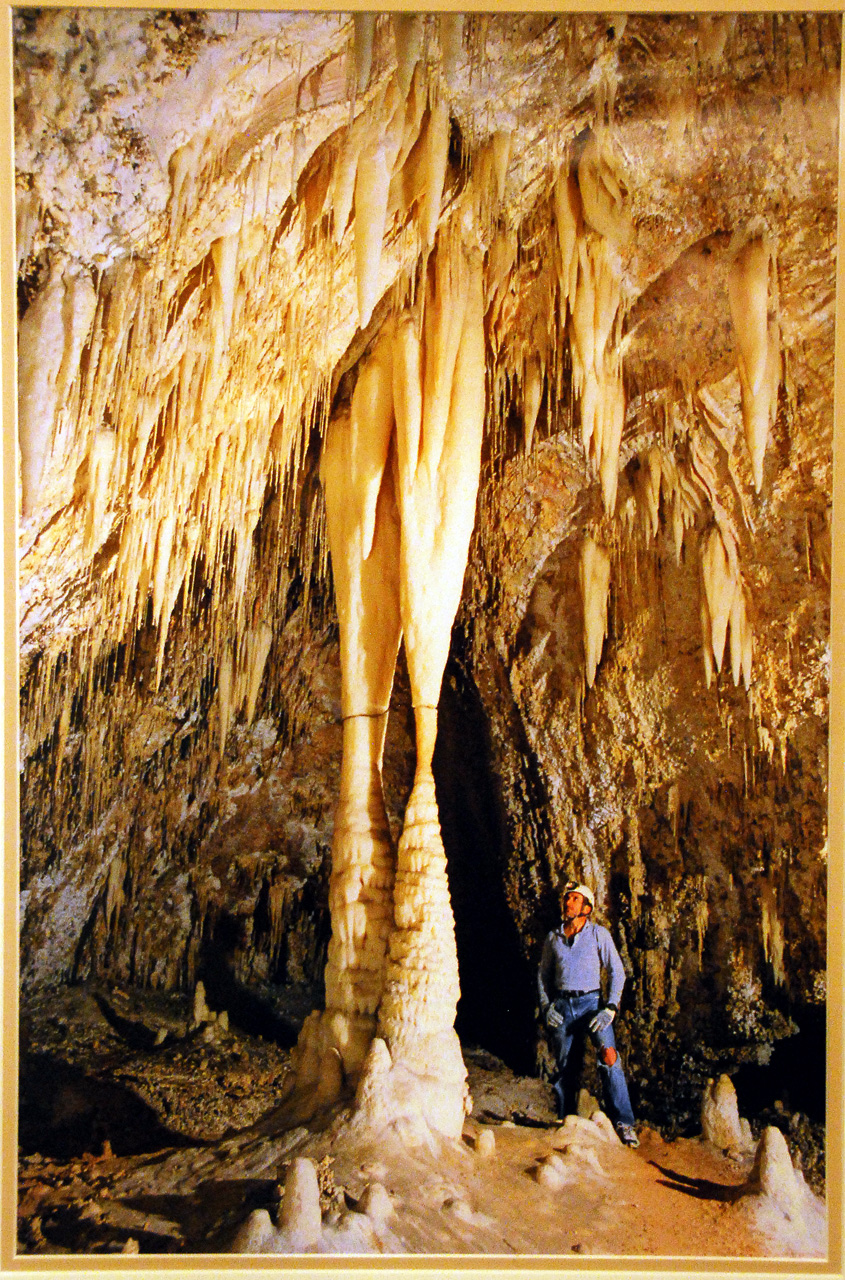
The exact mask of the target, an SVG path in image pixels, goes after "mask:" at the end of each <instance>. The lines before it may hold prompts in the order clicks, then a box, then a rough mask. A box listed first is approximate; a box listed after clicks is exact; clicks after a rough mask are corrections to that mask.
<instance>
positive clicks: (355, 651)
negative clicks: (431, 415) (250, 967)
mask: <svg viewBox="0 0 845 1280" xmlns="http://www.w3.org/2000/svg"><path fill="white" fill-rule="evenodd" d="M393 430H394V413H393V396H392V342H391V334H390V331H388V333H387V335H382V337H381V339H380V341H379V343H378V344H377V346H376V348H375V350H374V351H373V353H372V354H371V356H370V357H369V359H368V360H367V361H366V362H365V364H364V366H363V368H362V369H361V371H360V373H359V375H358V382H357V384H356V387H355V391H354V393H353V396H352V403H351V406H350V407H349V408H348V409H345V410H340V411H339V412H338V413H337V414H336V416H335V417H334V418H333V420H332V422H331V424H330V426H329V431H328V435H327V438H326V444H325V448H324V451H323V460H322V467H321V475H322V480H323V487H324V491H325V495H326V514H327V521H328V535H329V546H330V549H331V556H332V570H333V576H334V584H335V598H336V602H337V611H338V621H339V624H340V651H341V681H342V684H341V710H342V714H343V760H342V767H341V780H340V795H339V797H338V806H337V812H336V815H335V826H334V835H333V839H332V874H331V880H330V884H329V906H330V910H331V919H332V938H331V941H330V943H329V953H328V962H327V965H326V975H325V981H326V1009H325V1013H324V1014H322V1015H319V1014H317V1015H312V1018H311V1019H309V1020H308V1021H307V1022H306V1024H305V1027H304V1028H303V1034H302V1035H301V1036H300V1041H299V1045H298V1046H297V1053H296V1059H297V1073H298V1084H299V1085H300V1087H302V1088H303V1089H307V1088H309V1087H314V1086H315V1085H318V1084H319V1083H320V1081H321V1080H322V1079H323V1078H324V1076H325V1073H326V1072H327V1071H329V1070H330V1069H331V1067H330V1062H329V1059H330V1056H331V1054H332V1052H333V1051H334V1050H336V1051H337V1052H338V1053H339V1054H340V1057H341V1061H342V1063H343V1069H344V1072H345V1073H346V1076H347V1078H349V1079H350V1080H351V1081H354V1080H355V1079H356V1078H357V1075H358V1073H359V1072H360V1069H361V1065H362V1063H363V1060H364V1057H365V1055H366V1053H367V1050H368V1048H369V1045H370V1041H371V1039H372V1035H373V1031H374V1029H375V1025H376V1018H375V1015H376V1010H377V1009H378V1005H379V1001H380V999H381V994H382V985H383V973H384V961H385V951H386V946H387V936H388V933H389V929H390V917H391V901H392V888H393V856H394V855H393V846H392V842H391V837H390V830H389V826H388V821H387V815H386V813H385V809H384V797H383V793H382V783H381V762H382V752H383V748H384V733H385V728H386V723H387V708H388V704H389V701H390V691H391V688H392V685H393V673H394V669H395V665H396V656H397V653H398V650H399V640H400V636H401V623H400V618H399V521H398V513H397V509H396V499H395V495H394V489H393V479H392V469H391V458H392V452H393V447H394V446H393V445H392V436H393Z"/></svg>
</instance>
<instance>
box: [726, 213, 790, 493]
mask: <svg viewBox="0 0 845 1280" xmlns="http://www.w3.org/2000/svg"><path fill="white" fill-rule="evenodd" d="M770 261H771V251H770V249H769V246H768V244H767V243H766V240H765V239H764V237H763V236H755V237H753V238H752V239H750V240H748V241H747V242H746V243H745V244H744V245H743V246H742V247H741V248H740V249H739V251H738V252H737V253H736V255H735V257H734V259H733V262H732V263H731V268H730V272H729V274H728V297H729V299H730V308H731V319H732V320H733V328H734V335H735V338H736V345H737V363H738V367H739V379H740V388H741V392H742V421H743V426H744V428H745V439H746V443H747V445H748V453H749V456H750V458H751V471H752V475H753V477H754V487H755V489H756V490H757V492H758V493H759V492H760V490H761V488H762V486H763V459H764V457H765V453H766V445H767V443H768V438H769V429H770V426H771V423H772V421H773V419H774V416H775V413H776V412H777V393H778V386H779V384H780V336H779V331H778V326H777V324H776V322H775V321H774V320H771V321H770V319H769V263H770Z"/></svg>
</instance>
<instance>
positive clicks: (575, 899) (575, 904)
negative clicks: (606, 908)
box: [563, 893, 584, 920]
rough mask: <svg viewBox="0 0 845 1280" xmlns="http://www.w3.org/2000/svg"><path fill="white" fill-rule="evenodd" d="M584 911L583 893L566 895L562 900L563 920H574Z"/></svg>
mask: <svg viewBox="0 0 845 1280" xmlns="http://www.w3.org/2000/svg"><path fill="white" fill-rule="evenodd" d="M583 910H584V895H583V893H567V894H566V895H565V896H564V899H563V918H564V920H575V919H577V918H578V916H580V914H581V912H582V911H583Z"/></svg>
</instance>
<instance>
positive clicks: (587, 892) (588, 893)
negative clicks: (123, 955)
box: [563, 881, 596, 911]
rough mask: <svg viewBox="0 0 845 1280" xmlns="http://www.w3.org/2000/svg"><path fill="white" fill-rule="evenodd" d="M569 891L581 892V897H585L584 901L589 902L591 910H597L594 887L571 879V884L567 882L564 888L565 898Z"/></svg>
mask: <svg viewBox="0 0 845 1280" xmlns="http://www.w3.org/2000/svg"><path fill="white" fill-rule="evenodd" d="M568 893H580V895H581V897H582V898H583V899H584V901H585V902H586V903H589V907H590V910H591V911H595V908H596V899H595V895H594V893H593V891H592V889H591V888H590V887H589V885H586V884H574V883H573V882H572V881H570V883H569V884H567V885H566V886H565V888H564V890H563V896H564V898H565V897H566V895H567V894H568Z"/></svg>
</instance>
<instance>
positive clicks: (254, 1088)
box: [18, 987, 825, 1258]
mask: <svg viewBox="0 0 845 1280" xmlns="http://www.w3.org/2000/svg"><path fill="white" fill-rule="evenodd" d="M21 1033H22V1053H21V1111H20V1133H19V1137H20V1150H21V1163H20V1172H19V1184H20V1185H19V1201H18V1250H19V1253H20V1254H22V1255H23V1254H26V1255H32V1254H39V1255H45V1254H76V1255H78V1254H86V1253H90V1254H104V1253H105V1254H109V1253H111V1254H116V1253H141V1254H192V1255H201V1254H205V1253H208V1254H219V1253H221V1252H229V1251H231V1248H232V1239H233V1236H234V1234H235V1232H236V1230H237V1229H238V1227H239V1226H240V1225H241V1224H242V1223H243V1222H244V1220H245V1219H246V1217H247V1216H248V1214H249V1213H250V1212H251V1211H252V1210H254V1209H260V1208H265V1209H268V1210H270V1212H271V1215H274V1214H275V1210H276V1208H277V1207H278V1203H279V1199H280V1196H281V1193H282V1188H281V1183H282V1182H283V1181H284V1175H285V1170H286V1168H287V1166H288V1164H289V1162H290V1161H291V1159H292V1158H293V1157H294V1156H298V1155H307V1156H309V1157H310V1158H311V1159H313V1160H314V1161H315V1162H316V1163H317V1168H318V1175H319V1180H320V1188H321V1200H322V1209H323V1217H324V1221H325V1223H326V1224H327V1229H326V1230H325V1231H324V1232H323V1238H322V1242H321V1245H320V1252H328V1253H331V1252H338V1253H343V1252H368V1253H372V1252H381V1253H384V1254H391V1253H411V1254H430V1255H437V1254H443V1255H459V1254H464V1255H466V1254H484V1255H487V1256H491V1257H492V1256H513V1255H544V1256H546V1255H551V1256H555V1257H566V1256H570V1257H571V1256H578V1255H582V1256H589V1257H624V1256H653V1257H671V1256H680V1257H686V1258H689V1257H750V1258H753V1257H773V1256H786V1257H793V1258H794V1257H799V1256H805V1257H815V1258H818V1257H822V1256H824V1251H825V1243H824V1208H823V1202H822V1201H821V1200H820V1199H818V1197H814V1196H812V1195H811V1193H810V1192H809V1190H807V1191H806V1201H805V1204H806V1210H805V1215H804V1222H803V1224H801V1225H800V1226H797V1225H796V1224H795V1223H790V1222H789V1221H788V1220H787V1219H785V1218H784V1217H783V1215H780V1214H779V1213H777V1212H776V1211H774V1210H773V1209H772V1207H771V1206H770V1205H763V1204H762V1203H761V1200H760V1197H758V1196H754V1195H750V1194H748V1192H747V1189H746V1188H745V1184H746V1182H747V1179H748V1175H749V1172H750V1165H751V1159H750V1157H746V1158H744V1159H742V1160H737V1159H728V1158H727V1157H726V1156H725V1155H723V1154H722V1153H721V1152H719V1151H717V1150H715V1149H714V1148H713V1147H712V1146H710V1145H709V1144H707V1143H705V1142H703V1141H702V1140H700V1139H698V1138H678V1139H676V1140H674V1141H671V1142H667V1141H665V1140H664V1139H663V1138H662V1137H661V1135H660V1134H659V1133H657V1132H656V1131H655V1130H653V1129H651V1128H649V1127H647V1126H642V1128H641V1131H640V1140H641V1141H640V1147H639V1149H638V1150H636V1151H631V1150H628V1149H626V1148H624V1147H622V1146H621V1144H619V1143H618V1142H616V1140H615V1139H608V1138H607V1137H605V1136H603V1135H602V1134H600V1133H599V1132H598V1131H596V1133H595V1134H592V1135H591V1134H590V1132H589V1131H590V1130H591V1129H592V1127H593V1126H591V1125H590V1124H589V1123H588V1122H586V1121H585V1122H583V1124H584V1125H585V1126H586V1127H585V1128H583V1132H582V1135H581V1136H583V1135H584V1134H586V1136H587V1138H588V1139H589V1141H583V1142H580V1143H579V1145H578V1147H577V1151H578V1153H579V1154H578V1156H577V1158H576V1157H575V1154H574V1153H575V1150H576V1148H574V1147H573V1148H572V1149H571V1151H570V1152H569V1153H568V1156H567V1161H566V1168H567V1172H566V1174H565V1177H566V1179H567V1180H566V1182H565V1185H562V1186H557V1187H552V1186H548V1185H543V1184H542V1182H541V1181H538V1179H537V1173H538V1170H539V1169H540V1168H541V1167H542V1164H543V1162H544V1161H546V1160H548V1158H549V1157H550V1156H552V1155H553V1153H554V1152H558V1153H560V1152H561V1151H562V1150H563V1148H564V1145H565V1144H564V1138H563V1135H562V1133H561V1130H560V1126H559V1122H558V1121H557V1120H556V1119H555V1117H554V1114H553V1112H552V1110H551V1107H550V1094H549V1089H548V1086H547V1085H546V1084H544V1082H542V1081H541V1080H537V1079H533V1078H522V1077H517V1076H514V1075H513V1073H511V1072H510V1071H509V1070H508V1069H507V1068H506V1067H505V1066H504V1064H502V1063H501V1062H499V1061H498V1060H497V1059H495V1058H493V1057H491V1055H489V1054H486V1053H484V1052H483V1051H467V1053H466V1057H467V1062H468V1069H469V1080H470V1088H471V1091H472V1095H473V1101H474V1106H473V1112H472V1114H471V1115H470V1116H469V1117H468V1118H467V1121H466V1124H465V1127H464V1133H463V1137H462V1140H461V1141H460V1142H456V1143H448V1142H446V1141H445V1140H433V1141H432V1143H431V1144H430V1145H428V1146H426V1145H425V1144H423V1145H421V1146H420V1145H417V1146H414V1145H409V1144H408V1143H407V1142H402V1141H401V1140H400V1139H399V1137H398V1136H391V1137H387V1138H385V1137H384V1135H382V1136H381V1137H380V1138H379V1139H377V1140H373V1139H371V1138H367V1137H366V1136H362V1135H360V1134H355V1133H354V1132H351V1131H350V1130H349V1126H348V1124H347V1123H346V1120H347V1113H346V1112H344V1111H342V1110H340V1109H337V1108H336V1109H335V1111H334V1112H332V1113H330V1114H327V1115H324V1116H323V1117H322V1119H321V1120H320V1121H314V1120H312V1121H311V1122H310V1123H309V1124H308V1125H307V1126H306V1125H304V1124H296V1123H295V1122H294V1120H293V1119H292V1118H291V1115H290V1113H289V1112H288V1113H286V1112H285V1109H284V1107H279V1105H278V1098H279V1095H280V1093H281V1091H282V1089H283V1086H284V1081H285V1079H286V1077H287V1076H288V1073H289V1070H290V1066H289V1063H290V1055H289V1052H288V1051H287V1050H285V1049H283V1048H281V1047H279V1045H278V1044H275V1043H272V1042H271V1041H268V1040H263V1039H261V1038H260V1037H257V1036H249V1035H246V1034H245V1033H243V1032H242V1031H240V1030H239V1029H236V1028H232V1029H229V1028H228V1027H227V1026H226V1025H225V1023H224V1024H223V1025H221V1024H220V1023H219V1022H218V1021H214V1022H211V1021H207V1022H204V1023H201V1024H200V1025H195V1023H193V1022H192V1019H191V1010H190V1007H189V1005H188V1003H187V1002H186V1001H180V1000H179V999H178V998H176V997H165V996H155V995H147V996H145V997H144V998H143V999H139V997H137V995H130V994H129V993H121V992H116V991H114V989H112V990H111V991H109V992H108V993H105V992H104V991H103V990H98V989H96V988H93V987H76V988H67V989H65V990H64V991H63V992H61V993H59V994H54V995H53V996H51V998H50V999H49V1000H47V1001H42V1002H41V1003H40V1004H37V1005H34V1006H31V1007H29V1008H25V1009H23V1010H22V1017H21ZM485 1130H491V1131H492V1132H493V1134H494V1151H493V1152H492V1154H489V1155H483V1154H482V1153H481V1148H479V1147H478V1145H477V1144H478V1138H479V1135H480V1134H481V1133H482V1132H483V1131H485ZM488 1141H489V1140H488ZM482 1146H483V1144H482ZM564 1154H567V1153H565V1152H564ZM372 1182H380V1183H382V1184H383V1186H384V1187H386V1188H387V1191H388V1193H389V1196H390V1201H391V1204H392V1207H393V1211H392V1213H391V1214H390V1216H389V1220H388V1221H387V1222H385V1223H384V1224H382V1225H381V1227H380V1229H379V1230H378V1231H377V1232H375V1233H373V1232H372V1231H369V1232H368V1233H362V1232H357V1233H356V1232H355V1231H354V1230H350V1229H349V1224H350V1223H351V1224H352V1226H353V1227H354V1226H355V1223H356V1222H358V1221H362V1220H363V1215H362V1214H360V1213H358V1212H356V1206H357V1204H358V1201H359V1199H360V1197H361V1195H362V1193H363V1191H364V1188H365V1187H366V1186H367V1185H368V1184H369V1183H372Z"/></svg>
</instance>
